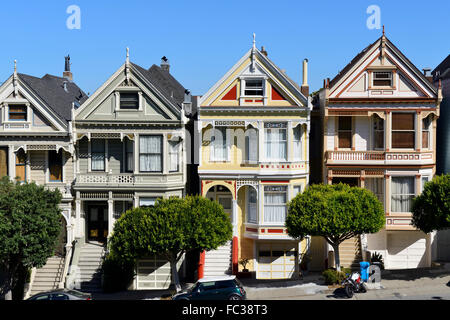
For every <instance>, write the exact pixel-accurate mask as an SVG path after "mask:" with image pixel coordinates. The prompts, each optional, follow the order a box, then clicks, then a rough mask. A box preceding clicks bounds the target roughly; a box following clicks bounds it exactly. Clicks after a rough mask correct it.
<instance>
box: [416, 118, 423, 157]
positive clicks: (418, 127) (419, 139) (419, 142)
mask: <svg viewBox="0 0 450 320" xmlns="http://www.w3.org/2000/svg"><path fill="white" fill-rule="evenodd" d="M416 123H417V125H416V148H415V149H416V150H417V151H419V152H420V149H422V113H421V112H420V111H417V113H416Z"/></svg>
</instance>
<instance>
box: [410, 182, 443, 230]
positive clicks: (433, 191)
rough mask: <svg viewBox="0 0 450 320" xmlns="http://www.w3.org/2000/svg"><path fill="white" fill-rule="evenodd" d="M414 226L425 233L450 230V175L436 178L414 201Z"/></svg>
mask: <svg viewBox="0 0 450 320" xmlns="http://www.w3.org/2000/svg"><path fill="white" fill-rule="evenodd" d="M412 213H413V218H412V224H413V225H414V226H415V227H416V228H418V229H420V230H422V231H423V232H425V233H429V232H431V231H433V230H444V229H448V228H450V175H449V174H446V175H440V176H435V177H434V178H433V180H431V181H429V182H427V183H426V184H425V186H424V188H423V191H422V193H421V194H420V195H419V196H417V197H415V198H414V199H413V204H412Z"/></svg>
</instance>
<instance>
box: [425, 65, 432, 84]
mask: <svg viewBox="0 0 450 320" xmlns="http://www.w3.org/2000/svg"><path fill="white" fill-rule="evenodd" d="M422 70H423V75H424V76H425V78H427V80H428V81H430V82H431V83H433V75H432V74H431V69H430V68H423V69H422Z"/></svg>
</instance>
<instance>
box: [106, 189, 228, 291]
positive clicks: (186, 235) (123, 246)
mask: <svg viewBox="0 0 450 320" xmlns="http://www.w3.org/2000/svg"><path fill="white" fill-rule="evenodd" d="M231 236H232V226H231V222H230V218H229V217H228V215H227V214H226V213H225V212H224V210H223V207H222V206H221V205H220V204H219V203H217V202H215V201H211V200H209V199H206V198H204V197H200V196H186V198H183V199H180V198H174V197H172V198H169V199H158V200H157V202H156V204H155V206H154V207H141V208H134V209H131V210H128V211H127V212H125V213H124V214H123V215H122V216H121V217H120V219H118V220H117V221H116V223H115V225H114V231H113V234H112V236H111V238H110V242H109V244H110V252H111V255H113V256H114V257H116V258H119V259H121V260H122V261H124V262H132V263H135V262H136V260H137V259H139V258H142V257H148V256H152V255H164V256H165V257H166V258H167V260H168V261H169V262H170V265H171V269H172V276H173V279H174V283H175V286H176V289H177V291H179V290H180V289H181V287H180V284H179V280H178V272H177V270H176V263H177V262H178V261H179V260H180V258H181V257H182V256H183V254H184V253H186V252H187V251H190V250H195V249H198V250H213V249H216V248H217V247H219V246H221V245H224V244H225V243H226V242H227V241H228V240H230V239H231Z"/></svg>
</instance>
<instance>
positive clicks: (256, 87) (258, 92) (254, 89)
mask: <svg viewBox="0 0 450 320" xmlns="http://www.w3.org/2000/svg"><path fill="white" fill-rule="evenodd" d="M244 95H246V96H263V95H264V86H263V80H262V79H258V80H245V91H244Z"/></svg>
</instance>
